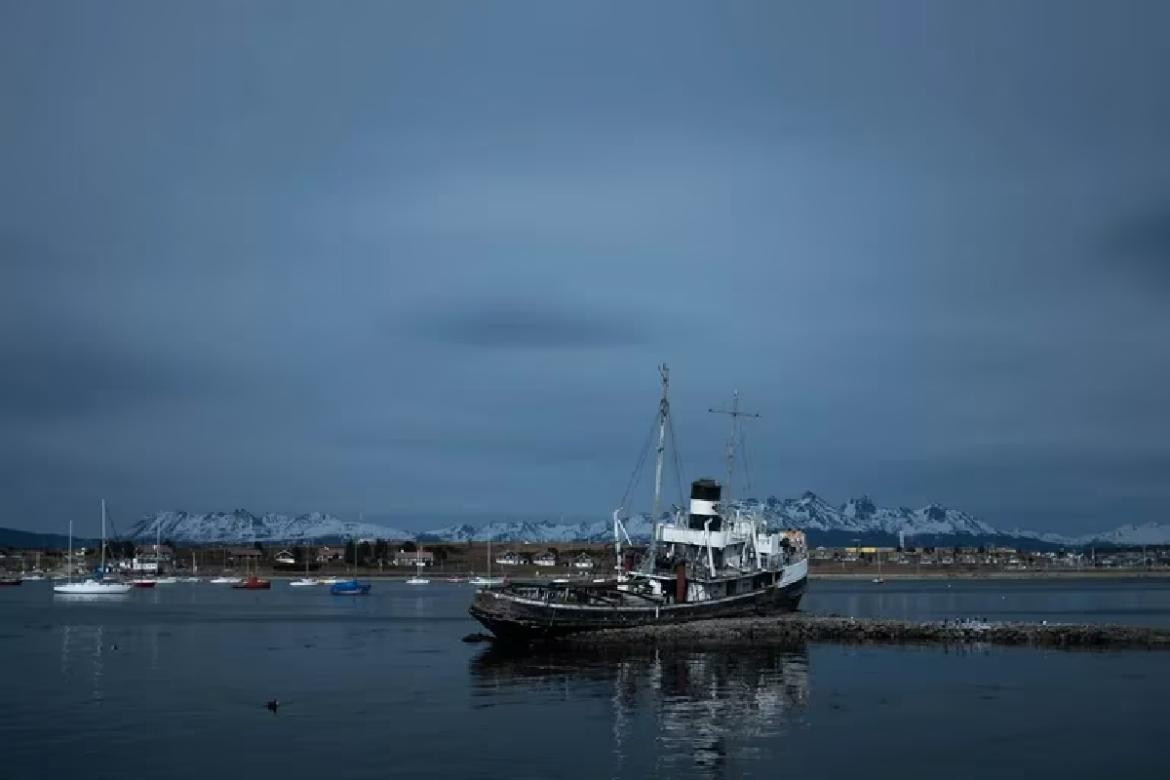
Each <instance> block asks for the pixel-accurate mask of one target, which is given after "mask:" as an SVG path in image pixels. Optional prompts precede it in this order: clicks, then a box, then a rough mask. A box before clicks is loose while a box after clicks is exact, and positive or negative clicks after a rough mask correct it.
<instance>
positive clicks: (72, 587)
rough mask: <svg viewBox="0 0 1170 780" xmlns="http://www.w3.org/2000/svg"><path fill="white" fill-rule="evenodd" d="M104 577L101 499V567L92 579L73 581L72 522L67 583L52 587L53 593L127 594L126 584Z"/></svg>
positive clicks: (127, 585) (104, 523)
mask: <svg viewBox="0 0 1170 780" xmlns="http://www.w3.org/2000/svg"><path fill="white" fill-rule="evenodd" d="M105 575H106V502H105V499H102V559H101V567H100V568H99V569H98V570H97V575H96V576H95V577H94V578H93V579H88V580H81V581H80V582H74V581H73V522H72V521H70V523H69V577H70V579H69V582H63V583H61V584H60V585H54V586H53V592H54V593H60V594H62V595H65V596H120V595H122V594H124V593H129V592H130V589H131V587H132V586H131V585H130V583H128V582H117V581H113V580H107V579H105Z"/></svg>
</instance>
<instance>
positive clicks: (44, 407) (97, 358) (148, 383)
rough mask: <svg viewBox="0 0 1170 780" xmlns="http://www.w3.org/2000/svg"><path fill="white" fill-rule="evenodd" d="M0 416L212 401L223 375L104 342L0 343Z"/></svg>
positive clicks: (63, 416)
mask: <svg viewBox="0 0 1170 780" xmlns="http://www.w3.org/2000/svg"><path fill="white" fill-rule="evenodd" d="M0 365H3V366H4V373H3V377H0V416H5V417H8V418H10V419H23V420H36V419H42V420H52V421H62V420H68V419H77V418H82V417H92V416H109V415H119V414H122V413H124V412H125V411H126V410H131V409H136V408H141V407H143V406H145V405H148V404H153V403H159V402H165V401H172V400H177V399H192V398H196V399H199V398H202V399H204V400H206V401H207V402H209V403H210V402H212V396H213V395H214V393H215V391H217V390H221V389H222V388H223V385H224V384H225V382H224V380H223V378H222V377H217V376H216V375H215V374H214V373H213V372H210V371H208V370H206V369H201V368H199V367H197V366H195V365H193V364H192V363H191V362H190V359H189V358H183V357H180V356H148V355H145V354H134V353H128V352H122V351H118V350H116V349H113V348H112V345H110V344H106V343H96V344H95V343H88V344H87V343H84V341H82V340H80V339H79V340H78V341H75V342H70V341H69V340H67V339H65V338H60V339H56V340H54V341H53V342H51V343H47V344H46V343H35V344H25V345H21V346H18V347H11V346H10V347H7V348H5V347H4V346H3V345H0Z"/></svg>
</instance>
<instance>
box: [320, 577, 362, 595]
mask: <svg viewBox="0 0 1170 780" xmlns="http://www.w3.org/2000/svg"><path fill="white" fill-rule="evenodd" d="M329 592H330V593H332V594H333V595H334V596H365V595H367V594H369V592H370V583H368V582H361V581H359V580H345V581H343V582H335V583H333V584H332V585H330V586H329Z"/></svg>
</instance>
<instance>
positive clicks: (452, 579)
mask: <svg viewBox="0 0 1170 780" xmlns="http://www.w3.org/2000/svg"><path fill="white" fill-rule="evenodd" d="M446 581H447V582H455V583H462V582H467V580H465V579H463V578H462V577H448V578H447V580H446Z"/></svg>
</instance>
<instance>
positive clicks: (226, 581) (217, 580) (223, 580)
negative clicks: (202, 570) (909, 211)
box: [208, 577, 240, 585]
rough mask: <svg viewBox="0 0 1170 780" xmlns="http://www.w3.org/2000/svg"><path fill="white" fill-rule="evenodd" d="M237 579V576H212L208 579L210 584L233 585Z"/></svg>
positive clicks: (238, 579)
mask: <svg viewBox="0 0 1170 780" xmlns="http://www.w3.org/2000/svg"><path fill="white" fill-rule="evenodd" d="M239 581H240V578H239V577H212V578H211V579H209V580H208V582H210V583H211V584H212V585H235V584H236V583H237V582H239Z"/></svg>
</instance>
